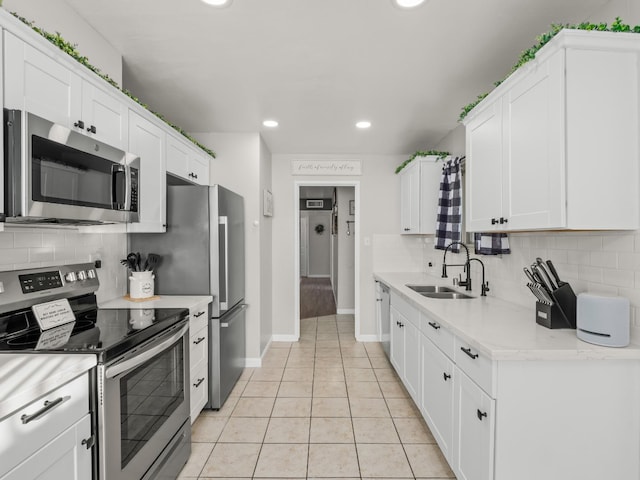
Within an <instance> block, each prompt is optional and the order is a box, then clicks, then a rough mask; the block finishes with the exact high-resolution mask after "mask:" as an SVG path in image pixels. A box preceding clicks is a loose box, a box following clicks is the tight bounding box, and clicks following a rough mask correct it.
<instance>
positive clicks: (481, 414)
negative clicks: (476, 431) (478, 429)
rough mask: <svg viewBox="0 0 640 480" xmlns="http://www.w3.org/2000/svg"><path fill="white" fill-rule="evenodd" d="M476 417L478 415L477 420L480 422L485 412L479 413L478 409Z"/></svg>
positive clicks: (485, 414)
mask: <svg viewBox="0 0 640 480" xmlns="http://www.w3.org/2000/svg"><path fill="white" fill-rule="evenodd" d="M476 415H478V420H480V421H482V417H486V416H487V412H481V411H480V409H478V411H477V412H476Z"/></svg>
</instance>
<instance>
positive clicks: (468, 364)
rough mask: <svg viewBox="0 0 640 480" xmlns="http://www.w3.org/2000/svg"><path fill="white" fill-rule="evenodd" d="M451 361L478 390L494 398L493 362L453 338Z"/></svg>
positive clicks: (456, 338)
mask: <svg viewBox="0 0 640 480" xmlns="http://www.w3.org/2000/svg"><path fill="white" fill-rule="evenodd" d="M453 353H454V357H453V360H454V362H455V363H456V365H457V366H458V368H460V370H462V371H463V372H464V373H466V374H467V375H468V376H469V378H471V380H473V381H474V382H476V383H477V384H478V385H479V386H480V388H482V389H483V390H484V391H485V392H487V393H488V394H489V395H490V396H491V397H493V398H495V394H494V393H493V362H492V361H491V359H490V358H489V357H487V356H486V355H485V354H484V353H480V352H479V351H478V350H477V349H476V348H474V347H471V346H470V345H469V344H467V343H466V342H464V341H462V340H460V339H459V338H458V337H455V340H454V350H453Z"/></svg>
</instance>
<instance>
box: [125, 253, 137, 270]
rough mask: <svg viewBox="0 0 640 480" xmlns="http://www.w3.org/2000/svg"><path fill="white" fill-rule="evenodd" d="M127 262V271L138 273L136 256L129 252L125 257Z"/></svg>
mask: <svg viewBox="0 0 640 480" xmlns="http://www.w3.org/2000/svg"><path fill="white" fill-rule="evenodd" d="M127 262H128V263H129V269H130V270H131V271H132V272H137V271H138V269H137V265H138V256H137V255H136V254H135V253H133V252H131V253H129V254H128V255H127Z"/></svg>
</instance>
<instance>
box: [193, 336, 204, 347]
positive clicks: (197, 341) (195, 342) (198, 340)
mask: <svg viewBox="0 0 640 480" xmlns="http://www.w3.org/2000/svg"><path fill="white" fill-rule="evenodd" d="M206 338H207V337H199V338H198V339H197V340H194V341H193V344H194V345H198V344H199V343H202V342H203V341H204V340H205V339H206Z"/></svg>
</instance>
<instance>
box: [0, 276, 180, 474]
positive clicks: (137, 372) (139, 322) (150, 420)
mask: <svg viewBox="0 0 640 480" xmlns="http://www.w3.org/2000/svg"><path fill="white" fill-rule="evenodd" d="M98 287H99V281H98V278H97V274H96V271H95V270H94V267H93V264H75V265H66V266H59V267H45V268H36V269H29V270H17V271H11V272H0V353H3V352H15V353H32V354H34V355H36V354H38V353H43V352H44V353H59V354H61V355H72V354H77V353H83V354H87V353H93V354H95V355H96V356H97V360H98V366H97V368H96V371H95V372H92V382H91V383H92V389H93V392H92V393H93V402H92V411H93V413H94V426H95V429H96V431H95V432H94V433H97V445H96V447H94V453H95V457H94V458H95V468H94V470H95V471H96V473H97V476H98V478H99V479H100V480H140V479H144V480H148V479H157V478H162V479H175V478H177V476H178V474H179V472H180V470H181V469H182V467H183V466H184V464H185V463H186V461H187V460H188V458H189V455H190V453H191V423H190V420H189V388H185V385H188V380H189V371H188V365H189V358H188V355H189V349H188V345H187V341H188V334H189V332H188V313H189V312H188V310H183V309H157V310H127V309H124V310H101V309H99V308H98V307H97V303H96V297H95V293H94V292H95V291H96V290H97V289H98ZM62 299H67V300H68V302H69V306H70V308H71V310H72V312H73V316H74V317H75V321H73V322H69V323H65V324H64V325H60V326H57V327H54V328H51V329H48V330H45V331H42V330H41V329H40V326H39V324H38V321H37V319H36V317H35V315H34V309H33V308H32V307H33V306H34V305H39V304H42V303H46V302H51V301H60V302H62V303H63V304H64V300H62Z"/></svg>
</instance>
